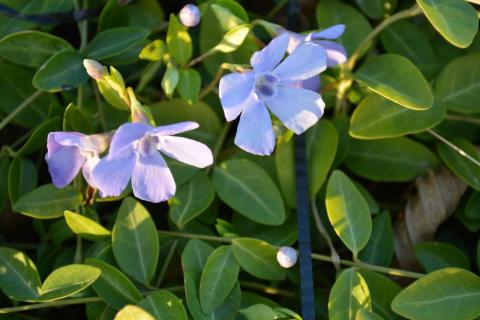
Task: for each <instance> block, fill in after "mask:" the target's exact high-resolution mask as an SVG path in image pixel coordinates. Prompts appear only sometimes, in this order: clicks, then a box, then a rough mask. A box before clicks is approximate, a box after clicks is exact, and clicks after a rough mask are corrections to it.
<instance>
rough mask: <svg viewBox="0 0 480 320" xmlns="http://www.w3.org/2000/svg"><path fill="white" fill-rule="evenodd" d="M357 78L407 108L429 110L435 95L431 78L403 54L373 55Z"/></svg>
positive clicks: (371, 88)
mask: <svg viewBox="0 0 480 320" xmlns="http://www.w3.org/2000/svg"><path fill="white" fill-rule="evenodd" d="M355 79H356V80H358V81H360V83H362V84H364V85H366V86H367V87H368V88H369V89H370V90H372V91H374V92H376V93H378V94H379V95H381V96H383V97H385V98H387V99H389V100H392V101H393V102H395V103H398V104H399V105H401V106H404V107H406V108H409V109H413V110H426V109H429V108H431V107H432V105H433V95H432V92H431V90H430V87H429V85H428V83H427V80H425V78H424V77H423V75H422V73H421V72H420V71H419V70H418V69H417V67H416V66H415V65H414V64H413V63H412V62H410V60H408V59H406V58H404V57H403V56H400V55H396V54H383V55H379V56H376V57H374V58H371V59H369V60H367V62H365V63H364V64H363V65H362V66H361V67H360V68H359V69H358V71H357V72H356V73H355ZM406 79H408V81H407V80H406Z"/></svg>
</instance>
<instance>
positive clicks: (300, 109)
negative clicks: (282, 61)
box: [265, 87, 325, 134]
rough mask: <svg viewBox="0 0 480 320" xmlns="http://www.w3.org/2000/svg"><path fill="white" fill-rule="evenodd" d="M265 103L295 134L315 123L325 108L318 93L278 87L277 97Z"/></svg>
mask: <svg viewBox="0 0 480 320" xmlns="http://www.w3.org/2000/svg"><path fill="white" fill-rule="evenodd" d="M265 103H266V104H267V107H268V108H269V109H270V111H272V112H273V114H275V115H276V116H277V117H278V118H279V119H280V120H281V121H282V122H283V124H284V125H285V126H286V127H287V128H288V129H290V130H292V131H293V132H295V133H296V134H301V133H303V132H304V131H305V130H307V129H308V128H310V127H311V126H313V125H314V124H315V123H317V121H318V120H319V119H320V118H321V117H322V115H323V109H324V107H325V104H324V103H323V100H322V97H321V96H320V95H319V94H318V93H316V92H313V91H310V90H306V89H302V88H292V87H279V88H278V91H277V95H276V96H275V97H274V98H272V99H270V100H267V101H266V102H265Z"/></svg>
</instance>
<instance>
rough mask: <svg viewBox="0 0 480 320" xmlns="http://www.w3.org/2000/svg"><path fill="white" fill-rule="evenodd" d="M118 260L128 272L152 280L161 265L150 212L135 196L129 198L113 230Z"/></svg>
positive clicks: (139, 278) (114, 247) (135, 276)
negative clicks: (158, 265) (158, 264)
mask: <svg viewBox="0 0 480 320" xmlns="http://www.w3.org/2000/svg"><path fill="white" fill-rule="evenodd" d="M112 249H113V254H114V255H115V259H116V260H117V262H118V265H119V266H120V268H121V269H122V270H123V271H125V273H127V274H129V275H131V276H132V277H133V278H134V279H136V280H138V281H140V282H141V283H148V282H149V281H150V279H152V277H153V274H154V273H155V269H156V268H157V263H158V256H159V252H160V244H159V240H158V235H157V229H156V227H155V223H154V222H153V220H152V218H151V217H150V214H149V213H148V211H147V210H146V209H145V207H143V206H142V205H141V204H140V202H138V201H136V200H134V199H133V198H130V197H128V198H125V200H123V202H122V205H121V206H120V209H119V210H118V213H117V219H116V220H115V225H114V227H113V233H112Z"/></svg>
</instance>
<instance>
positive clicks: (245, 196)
mask: <svg viewBox="0 0 480 320" xmlns="http://www.w3.org/2000/svg"><path fill="white" fill-rule="evenodd" d="M213 184H214V185H215V190H216V191H217V194H218V196H219V197H220V199H222V200H223V201H224V202H225V203H226V204H228V205H229V206H230V207H231V208H233V209H234V210H236V211H238V212H239V213H241V214H243V215H244V216H246V217H247V218H249V219H251V220H253V221H255V222H258V223H262V224H267V225H281V224H282V223H283V222H284V221H285V207H284V205H283V199H282V195H281V194H280V191H279V190H278V188H277V186H276V185H275V183H274V182H273V181H272V179H271V178H270V177H269V175H268V173H266V172H265V171H264V170H263V169H262V168H261V167H260V166H258V165H257V164H255V163H253V162H251V161H249V160H246V159H233V160H228V161H225V162H222V163H221V164H220V165H218V166H216V167H215V169H214V172H213Z"/></svg>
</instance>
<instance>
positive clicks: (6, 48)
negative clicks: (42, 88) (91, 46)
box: [0, 30, 73, 68]
mask: <svg viewBox="0 0 480 320" xmlns="http://www.w3.org/2000/svg"><path fill="white" fill-rule="evenodd" d="M70 49H73V48H72V46H71V45H70V44H69V43H68V42H67V41H65V40H64V39H62V38H59V37H56V36H53V35H50V34H48V33H45V32H40V31H33V30H30V31H21V32H16V33H12V34H10V35H8V36H6V37H5V38H3V39H2V40H1V41H0V57H2V58H4V59H6V60H8V61H11V62H13V63H16V64H20V65H23V66H27V67H34V68H38V67H40V66H41V65H42V64H43V63H44V62H45V61H47V60H48V59H49V58H50V57H51V56H53V55H54V54H56V53H58V52H60V51H63V50H70Z"/></svg>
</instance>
